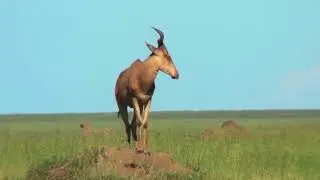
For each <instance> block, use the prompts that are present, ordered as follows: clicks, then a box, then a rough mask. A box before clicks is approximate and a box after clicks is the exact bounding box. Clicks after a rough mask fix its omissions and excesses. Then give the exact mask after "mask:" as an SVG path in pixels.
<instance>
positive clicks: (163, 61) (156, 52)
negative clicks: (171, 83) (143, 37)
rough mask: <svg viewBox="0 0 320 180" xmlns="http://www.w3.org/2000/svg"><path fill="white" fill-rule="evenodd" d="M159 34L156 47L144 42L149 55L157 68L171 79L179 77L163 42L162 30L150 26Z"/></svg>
mask: <svg viewBox="0 0 320 180" xmlns="http://www.w3.org/2000/svg"><path fill="white" fill-rule="evenodd" d="M152 28H153V29H154V30H155V31H156V32H157V33H158V34H159V36H160V38H159V39H158V47H154V46H153V45H151V44H148V43H147V42H146V45H147V47H148V48H149V49H150V51H151V52H152V54H151V56H154V57H155V58H154V59H155V60H156V63H157V65H158V67H159V68H158V70H160V71H162V72H164V73H166V74H168V75H169V76H171V78H172V79H179V72H178V70H177V68H176V66H175V64H174V63H173V61H172V59H171V56H170V54H169V52H168V50H167V48H166V46H165V44H164V42H163V39H164V35H163V32H162V31H160V30H159V29H157V28H154V27H152Z"/></svg>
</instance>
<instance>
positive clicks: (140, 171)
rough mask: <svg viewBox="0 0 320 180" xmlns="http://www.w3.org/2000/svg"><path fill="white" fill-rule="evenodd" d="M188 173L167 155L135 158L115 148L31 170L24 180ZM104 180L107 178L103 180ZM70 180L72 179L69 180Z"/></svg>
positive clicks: (136, 155)
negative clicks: (100, 175) (101, 175)
mask: <svg viewBox="0 0 320 180" xmlns="http://www.w3.org/2000/svg"><path fill="white" fill-rule="evenodd" d="M186 172H191V171H190V170H189V169H187V168H184V167H182V166H181V165H179V164H178V163H177V162H175V161H174V160H173V159H172V157H171V155H170V154H168V153H152V154H151V155H150V156H147V155H144V154H137V153H136V152H135V150H133V149H128V148H125V149H120V148H115V147H107V146H104V147H103V148H100V149H98V148H94V149H91V150H87V151H85V152H84V153H82V154H81V155H76V156H75V157H72V158H70V159H69V160H66V161H65V162H60V163H58V162H55V163H48V162H45V163H43V164H40V165H37V166H35V167H33V168H30V169H29V171H28V173H27V179H55V180H57V179H61V180H64V179H70V178H71V177H72V178H73V179H74V178H75V177H81V178H85V179H90V178H92V177H97V175H99V174H101V173H102V174H107V177H109V178H110V176H111V175H112V174H114V173H115V174H116V175H118V176H134V177H139V178H144V177H155V176H157V175H158V174H161V173H186ZM103 177H106V176H103ZM72 178H71V179H72Z"/></svg>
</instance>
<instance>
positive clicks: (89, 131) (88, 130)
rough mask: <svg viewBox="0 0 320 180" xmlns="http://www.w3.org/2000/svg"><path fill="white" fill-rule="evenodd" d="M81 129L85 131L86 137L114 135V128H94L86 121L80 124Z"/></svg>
mask: <svg viewBox="0 0 320 180" xmlns="http://www.w3.org/2000/svg"><path fill="white" fill-rule="evenodd" d="M80 128H81V129H82V131H83V135H84V136H89V135H100V136H108V135H111V134H113V133H114V130H113V129H112V128H94V127H93V126H92V125H91V123H90V122H88V121H86V122H84V123H82V124H80Z"/></svg>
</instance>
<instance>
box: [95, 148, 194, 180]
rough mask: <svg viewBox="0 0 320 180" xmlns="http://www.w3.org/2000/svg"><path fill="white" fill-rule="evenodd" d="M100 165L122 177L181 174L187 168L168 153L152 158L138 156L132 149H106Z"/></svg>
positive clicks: (142, 155)
mask: <svg viewBox="0 0 320 180" xmlns="http://www.w3.org/2000/svg"><path fill="white" fill-rule="evenodd" d="M102 152H103V153H102V156H101V157H102V158H101V160H100V163H99V164H100V165H101V164H102V165H103V166H105V167H107V168H114V170H115V171H116V173H117V174H119V175H122V176H145V175H148V174H153V173H157V172H163V171H164V172H171V173H174V172H175V173H181V172H188V171H189V170H188V169H187V168H184V167H182V166H181V165H179V164H178V163H177V162H175V161H174V160H173V159H172V157H171V155H169V154H168V153H153V154H151V155H150V156H147V155H144V154H142V153H140V154H137V153H136V152H135V151H134V150H132V149H117V148H108V147H104V148H103V149H102Z"/></svg>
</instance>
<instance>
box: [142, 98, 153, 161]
mask: <svg viewBox="0 0 320 180" xmlns="http://www.w3.org/2000/svg"><path fill="white" fill-rule="evenodd" d="M150 106H151V99H150V100H149V101H148V103H147V105H146V106H145V108H144V111H143V121H142V127H143V131H144V133H143V134H144V139H143V145H144V146H143V147H144V153H145V154H147V155H150V152H149V151H148V136H149V130H148V115H149V111H150Z"/></svg>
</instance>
